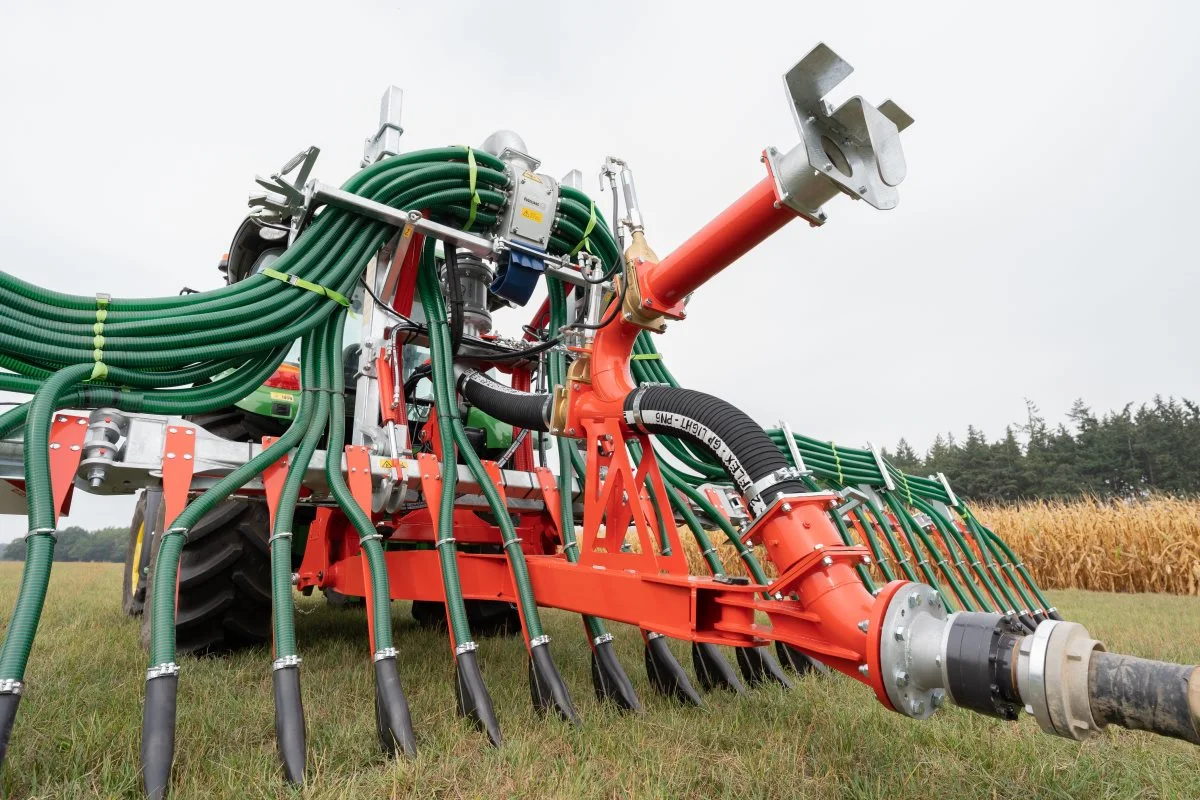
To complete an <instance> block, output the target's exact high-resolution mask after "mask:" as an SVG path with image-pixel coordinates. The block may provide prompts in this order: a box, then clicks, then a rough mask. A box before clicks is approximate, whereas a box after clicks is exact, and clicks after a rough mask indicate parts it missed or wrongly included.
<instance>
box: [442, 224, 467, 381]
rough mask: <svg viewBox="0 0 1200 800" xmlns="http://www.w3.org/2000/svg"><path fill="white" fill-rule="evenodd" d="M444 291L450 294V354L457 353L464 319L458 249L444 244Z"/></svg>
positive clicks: (455, 354) (461, 337)
mask: <svg viewBox="0 0 1200 800" xmlns="http://www.w3.org/2000/svg"><path fill="white" fill-rule="evenodd" d="M445 267H446V292H447V294H448V295H449V296H450V356H451V358H453V357H455V356H457V355H458V351H459V349H460V348H461V347H462V340H463V333H464V326H465V324H466V323H465V321H464V320H463V299H462V286H460V285H459V283H458V250H457V249H456V248H455V247H454V245H453V244H450V243H447V244H446V260H445Z"/></svg>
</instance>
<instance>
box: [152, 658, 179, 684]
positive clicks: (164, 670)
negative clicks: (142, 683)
mask: <svg viewBox="0 0 1200 800" xmlns="http://www.w3.org/2000/svg"><path fill="white" fill-rule="evenodd" d="M178 674H179V665H178V664H176V663H175V662H174V661H168V662H166V663H164V664H159V665H157V666H154V667H151V668H150V669H148V670H146V680H147V681H152V680H154V679H155V678H161V677H163V676H164V675H178Z"/></svg>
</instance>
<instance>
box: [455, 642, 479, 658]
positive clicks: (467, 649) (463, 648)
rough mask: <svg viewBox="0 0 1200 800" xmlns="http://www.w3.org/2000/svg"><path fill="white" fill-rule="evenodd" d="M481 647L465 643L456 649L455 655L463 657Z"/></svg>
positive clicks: (472, 643)
mask: <svg viewBox="0 0 1200 800" xmlns="http://www.w3.org/2000/svg"><path fill="white" fill-rule="evenodd" d="M478 649H479V645H477V644H475V643H474V642H463V643H462V644H460V645H459V646H458V647H456V648H454V655H456V656H461V655H462V654H463V653H470V652H471V651H472V650H478Z"/></svg>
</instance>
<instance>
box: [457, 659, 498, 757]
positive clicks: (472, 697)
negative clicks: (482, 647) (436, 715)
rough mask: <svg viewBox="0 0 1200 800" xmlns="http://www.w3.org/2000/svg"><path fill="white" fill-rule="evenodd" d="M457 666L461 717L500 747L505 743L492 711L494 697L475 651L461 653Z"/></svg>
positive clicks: (494, 713)
mask: <svg viewBox="0 0 1200 800" xmlns="http://www.w3.org/2000/svg"><path fill="white" fill-rule="evenodd" d="M455 665H456V666H457V670H456V675H455V683H454V694H455V697H456V699H457V700H458V714H459V716H462V717H467V718H468V719H470V720H472V721H473V722H474V723H475V727H477V728H479V730H481V731H483V732H484V733H486V734H487V737H488V739H489V740H490V741H491V743H492V744H493V745H494V746H495V747H499V746H500V745H501V744H502V743H503V738H502V737H501V736H500V723H499V722H497V721H496V712H495V711H494V710H493V709H492V696H491V695H490V694H488V690H487V686H485V685H484V683H483V675H482V674H480V672H479V660H478V659H476V658H475V651H474V650H468V651H466V652H465V653H459V654H458V657H457V658H456V659H455Z"/></svg>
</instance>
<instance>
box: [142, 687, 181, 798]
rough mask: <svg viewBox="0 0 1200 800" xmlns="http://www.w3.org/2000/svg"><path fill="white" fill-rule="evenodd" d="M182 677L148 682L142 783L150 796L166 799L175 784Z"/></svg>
mask: <svg viewBox="0 0 1200 800" xmlns="http://www.w3.org/2000/svg"><path fill="white" fill-rule="evenodd" d="M178 690H179V675H177V674H175V675H159V676H158V677H157V678H151V679H150V680H148V681H146V706H145V709H144V710H143V712H142V782H143V783H144V784H145V786H146V797H148V798H150V800H162V798H164V797H166V796H167V789H168V787H169V786H170V783H171V763H172V762H173V761H174V759H175V699H176V696H177V694H178Z"/></svg>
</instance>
